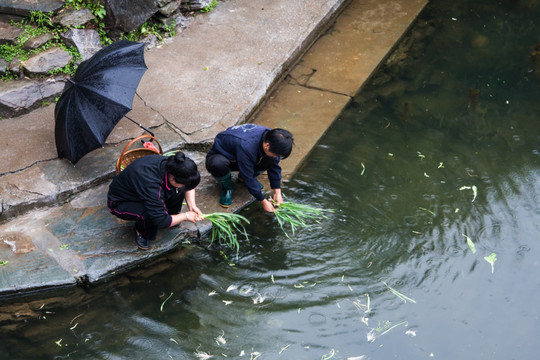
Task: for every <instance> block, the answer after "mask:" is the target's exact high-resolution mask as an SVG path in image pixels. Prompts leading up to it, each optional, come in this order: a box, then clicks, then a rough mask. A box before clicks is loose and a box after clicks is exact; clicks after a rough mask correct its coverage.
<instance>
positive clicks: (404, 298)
mask: <svg viewBox="0 0 540 360" xmlns="http://www.w3.org/2000/svg"><path fill="white" fill-rule="evenodd" d="M382 283H383V284H384V285H385V286H386V287H387V288H388V290H390V291H391V292H392V294H394V295H396V296H397V297H398V298H400V299H401V300H402V301H403V302H405V303H406V302H407V301H410V302H412V303H415V304H416V300H414V299H411V298H410V297H408V296H406V295H404V294H402V293H400V292H399V291H397V290H395V289H394V288H392V287H391V286H389V285H388V284H387V283H386V282H384V281H383V282H382Z"/></svg>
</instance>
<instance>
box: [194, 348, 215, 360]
mask: <svg viewBox="0 0 540 360" xmlns="http://www.w3.org/2000/svg"><path fill="white" fill-rule="evenodd" d="M193 354H194V355H195V356H196V357H197V358H199V359H201V360H206V359H211V358H213V357H214V356H213V355H210V354H208V353H206V352H204V351H199V350H198V348H197V351H195V352H194V353H193Z"/></svg>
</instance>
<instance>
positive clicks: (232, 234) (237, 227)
mask: <svg viewBox="0 0 540 360" xmlns="http://www.w3.org/2000/svg"><path fill="white" fill-rule="evenodd" d="M202 217H203V218H204V219H206V220H208V221H210V222H211V223H212V233H211V238H210V245H212V243H213V242H214V241H216V240H217V241H218V242H219V243H220V244H221V245H226V246H228V247H230V248H231V249H233V250H234V249H236V256H238V251H239V250H240V244H239V242H238V235H237V232H239V233H241V234H244V236H245V237H246V238H247V237H248V235H247V232H246V228H245V227H244V224H243V223H244V222H245V223H246V224H249V220H248V219H247V218H246V217H244V216H242V215H238V214H232V213H225V212H215V213H212V214H204V215H202Z"/></svg>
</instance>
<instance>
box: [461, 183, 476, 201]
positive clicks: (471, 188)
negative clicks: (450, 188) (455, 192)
mask: <svg viewBox="0 0 540 360" xmlns="http://www.w3.org/2000/svg"><path fill="white" fill-rule="evenodd" d="M459 190H472V192H473V199H472V201H471V202H474V200H476V196H477V195H478V188H477V187H476V185H473V186H462V187H460V188H459Z"/></svg>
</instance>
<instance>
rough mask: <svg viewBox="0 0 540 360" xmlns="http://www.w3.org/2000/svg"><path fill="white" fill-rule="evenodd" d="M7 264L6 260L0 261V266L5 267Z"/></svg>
mask: <svg viewBox="0 0 540 360" xmlns="http://www.w3.org/2000/svg"><path fill="white" fill-rule="evenodd" d="M8 262H9V261H7V260H2V261H0V266H5V265H7V264H8Z"/></svg>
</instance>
